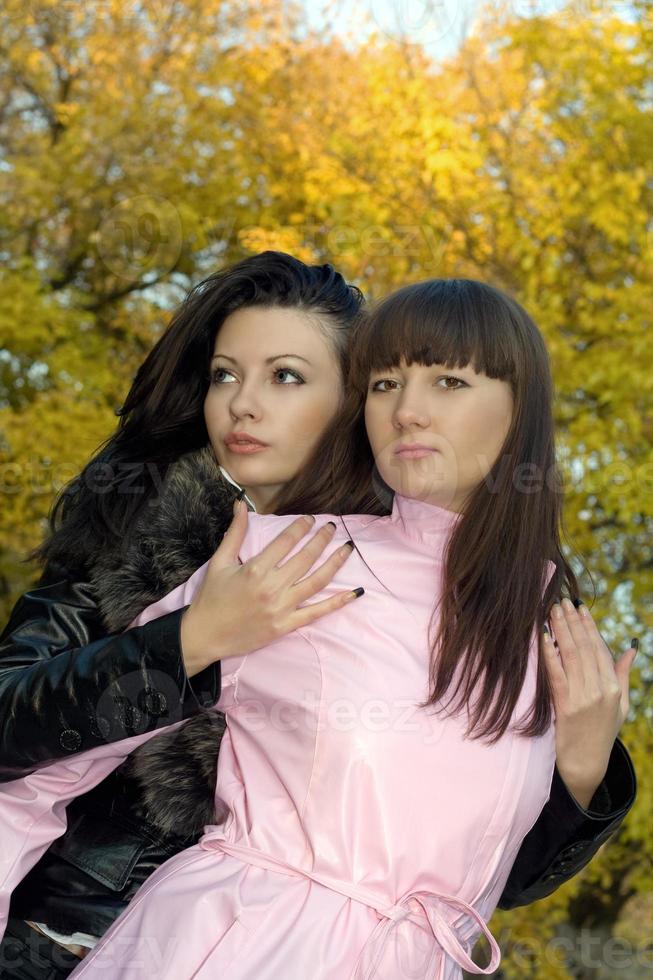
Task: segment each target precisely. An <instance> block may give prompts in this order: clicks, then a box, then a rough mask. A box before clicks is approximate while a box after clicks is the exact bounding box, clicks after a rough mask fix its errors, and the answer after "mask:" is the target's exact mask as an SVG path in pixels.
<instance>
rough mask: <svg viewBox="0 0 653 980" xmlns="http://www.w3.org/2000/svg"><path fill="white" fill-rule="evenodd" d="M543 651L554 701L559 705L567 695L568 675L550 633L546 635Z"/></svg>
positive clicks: (543, 640)
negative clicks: (564, 695) (559, 701)
mask: <svg viewBox="0 0 653 980" xmlns="http://www.w3.org/2000/svg"><path fill="white" fill-rule="evenodd" d="M542 649H543V650H544V663H545V664H546V669H547V673H548V675H549V680H550V681H551V688H552V691H553V697H554V701H555V702H556V703H557V702H558V699H559V698H560V697H561V696H562V695H563V694H566V693H567V691H568V683H567V675H566V674H565V671H564V667H563V666H562V663H561V662H560V657H559V656H558V652H557V650H556V648H555V646H554V643H553V638H552V637H551V634H550V633H544V636H543V638H542Z"/></svg>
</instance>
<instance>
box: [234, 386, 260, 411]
mask: <svg viewBox="0 0 653 980" xmlns="http://www.w3.org/2000/svg"><path fill="white" fill-rule="evenodd" d="M234 387H236V388H237V390H236V391H234V393H233V395H232V396H231V400H230V402H229V411H230V412H231V415H232V416H233V418H234V419H235V420H237V419H244V418H249V419H260V418H261V415H262V411H261V404H260V401H259V398H258V395H257V393H256V390H255V387H254V383H253V381H251V382H250V383H249V384H248V383H247V382H242V383H241V384H239V385H238V386H235V385H234Z"/></svg>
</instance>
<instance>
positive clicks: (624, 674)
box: [614, 638, 639, 718]
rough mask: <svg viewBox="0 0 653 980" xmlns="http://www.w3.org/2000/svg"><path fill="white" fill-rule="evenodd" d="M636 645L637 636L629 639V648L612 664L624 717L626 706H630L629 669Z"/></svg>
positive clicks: (626, 712) (635, 654)
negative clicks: (617, 682) (619, 690)
mask: <svg viewBox="0 0 653 980" xmlns="http://www.w3.org/2000/svg"><path fill="white" fill-rule="evenodd" d="M638 646H639V640H637V638H635V639H634V640H631V645H630V649H629V650H626V652H625V653H622V655H621V656H620V657H619V659H618V660H617V662H616V664H615V666H614V672H615V674H616V675H617V680H618V681H619V687H620V688H621V711H622V716H623V717H624V718H625V717H626V715H627V714H628V708H629V706H630V669H631V667H632V666H633V661H634V660H635V657H636V656H637V648H638Z"/></svg>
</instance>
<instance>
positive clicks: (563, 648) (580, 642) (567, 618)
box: [551, 602, 597, 686]
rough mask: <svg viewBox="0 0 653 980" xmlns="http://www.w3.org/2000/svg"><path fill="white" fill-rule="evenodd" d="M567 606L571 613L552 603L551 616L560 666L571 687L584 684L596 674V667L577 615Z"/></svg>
mask: <svg viewBox="0 0 653 980" xmlns="http://www.w3.org/2000/svg"><path fill="white" fill-rule="evenodd" d="M569 605H570V606H571V612H570V611H569V610H568V608H566V606H565V605H561V604H560V603H557V602H556V603H554V605H553V608H552V610H551V616H552V618H553V626H554V629H555V633H556V640H557V642H558V650H559V652H560V657H561V660H562V666H563V669H564V671H565V674H566V675H567V681H568V683H569V685H570V686H572V685H575V684H585V683H586V682H587V679H588V678H591V676H592V674H594V675H596V674H597V667H596V663H595V658H594V654H593V653H592V646H591V643H589V641H588V637H587V634H586V633H585V630H584V629H583V627H582V626H581V625H580V623H579V622H578V614H577V612H576V610H575V609H574V607H573V606H572V605H571V603H569Z"/></svg>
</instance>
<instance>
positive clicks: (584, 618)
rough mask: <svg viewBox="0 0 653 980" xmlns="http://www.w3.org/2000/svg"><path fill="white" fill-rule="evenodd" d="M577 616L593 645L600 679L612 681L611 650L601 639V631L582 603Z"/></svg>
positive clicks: (613, 669)
mask: <svg viewBox="0 0 653 980" xmlns="http://www.w3.org/2000/svg"><path fill="white" fill-rule="evenodd" d="M578 615H579V617H580V621H581V622H582V624H583V627H584V629H585V632H586V633H587V635H588V636H589V637H590V639H591V640H592V643H593V644H594V652H595V655H596V661H597V666H598V670H599V673H600V674H601V677H602V678H604V679H606V680H614V675H615V667H614V656H613V654H612V650H611V649H610V647H609V646H608V645H607V643H606V642H605V640H604V639H603V636H602V635H601V631H600V630H599V628H598V626H597V625H596V623H595V622H594V618H593V616H592V614H591V612H590V611H589V609H588V608H587V606H586V605H585V603H584V602H581V605H580V606H579V607H578Z"/></svg>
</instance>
